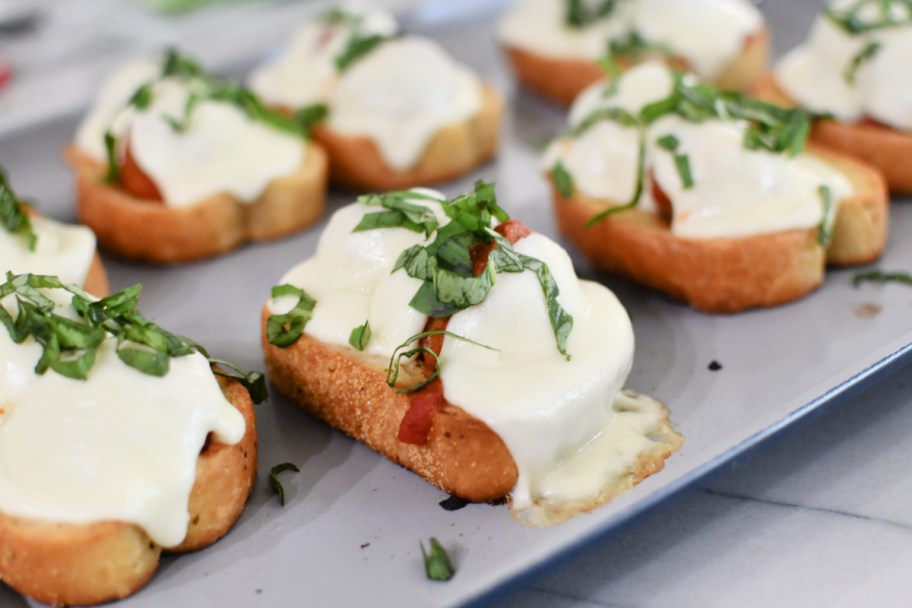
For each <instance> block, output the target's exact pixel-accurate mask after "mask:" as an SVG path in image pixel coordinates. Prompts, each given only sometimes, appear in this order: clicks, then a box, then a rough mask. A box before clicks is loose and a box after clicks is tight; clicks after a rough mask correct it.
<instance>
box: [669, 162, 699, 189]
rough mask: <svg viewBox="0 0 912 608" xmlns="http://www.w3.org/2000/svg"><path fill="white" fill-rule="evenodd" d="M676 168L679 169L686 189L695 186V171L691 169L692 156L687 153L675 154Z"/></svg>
mask: <svg viewBox="0 0 912 608" xmlns="http://www.w3.org/2000/svg"><path fill="white" fill-rule="evenodd" d="M674 163H675V169H677V170H678V175H679V176H680V178H681V184H682V185H683V186H684V189H685V190H690V189H691V188H693V185H694V180H693V172H692V171H691V169H690V157H689V156H687V155H686V154H675V155H674Z"/></svg>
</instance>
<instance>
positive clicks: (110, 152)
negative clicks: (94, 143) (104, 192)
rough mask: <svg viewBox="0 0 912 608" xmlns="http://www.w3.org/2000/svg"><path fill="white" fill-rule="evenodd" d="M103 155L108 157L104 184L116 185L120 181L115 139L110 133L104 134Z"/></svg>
mask: <svg viewBox="0 0 912 608" xmlns="http://www.w3.org/2000/svg"><path fill="white" fill-rule="evenodd" d="M104 144H105V153H106V154H107V157H108V170H107V173H105V178H104V181H105V183H106V184H116V183H117V182H119V181H120V163H118V162H117V137H115V136H114V133H112V132H111V131H105V134H104Z"/></svg>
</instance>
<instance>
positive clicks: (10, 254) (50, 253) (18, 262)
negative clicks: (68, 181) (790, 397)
mask: <svg viewBox="0 0 912 608" xmlns="http://www.w3.org/2000/svg"><path fill="white" fill-rule="evenodd" d="M31 222H32V230H33V231H34V232H35V234H36V235H37V236H38V243H37V245H36V246H35V250H34V251H31V250H30V249H29V248H28V240H27V239H26V238H25V237H22V236H17V235H12V234H10V233H9V232H7V231H6V230H0V260H3V265H4V267H3V269H2V270H4V271H11V272H14V273H16V274H21V273H25V272H31V273H33V274H50V275H56V276H58V277H60V280H61V281H63V282H64V283H65V284H71V283H75V284H76V285H83V284H84V283H85V280H86V276H88V274H89V268H90V267H91V265H92V260H93V259H94V257H95V234H94V233H93V232H92V231H91V230H89V229H88V228H86V227H85V226H67V225H65V224H61V223H59V222H55V221H54V220H51V219H48V218H45V217H35V216H33V217H32V218H31Z"/></svg>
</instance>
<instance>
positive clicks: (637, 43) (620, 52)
mask: <svg viewBox="0 0 912 608" xmlns="http://www.w3.org/2000/svg"><path fill="white" fill-rule="evenodd" d="M608 52H609V54H610V56H611V57H613V58H623V59H625V60H627V61H640V60H642V59H644V58H645V57H646V56H647V55H656V54H658V55H662V56H665V57H670V56H671V55H672V53H671V51H670V50H669V49H668V47H666V46H664V45H662V44H657V43H654V42H649V41H648V40H646V39H645V38H643V37H642V36H641V35H640V33H639V32H637V31H636V30H629V31H627V32H625V33H624V34H623V35H621V36H617V37H615V38H612V39H611V40H609V41H608Z"/></svg>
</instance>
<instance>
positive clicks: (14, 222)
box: [0, 170, 38, 251]
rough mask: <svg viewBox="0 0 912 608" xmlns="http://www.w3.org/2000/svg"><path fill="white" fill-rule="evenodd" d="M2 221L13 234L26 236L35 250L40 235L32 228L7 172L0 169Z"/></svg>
mask: <svg viewBox="0 0 912 608" xmlns="http://www.w3.org/2000/svg"><path fill="white" fill-rule="evenodd" d="M0 221H2V222H3V226H4V227H5V228H6V230H7V231H8V232H9V233H10V234H13V235H18V236H22V237H25V240H26V243H27V244H28V248H29V251H35V247H36V246H37V245H38V235H37V234H35V231H34V230H33V229H32V222H31V220H30V219H29V216H28V214H27V213H26V212H25V209H23V207H22V202H21V201H20V200H19V197H18V196H16V193H15V192H13V189H12V187H10V184H9V181H8V180H7V178H6V173H4V172H3V171H2V170H0Z"/></svg>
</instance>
